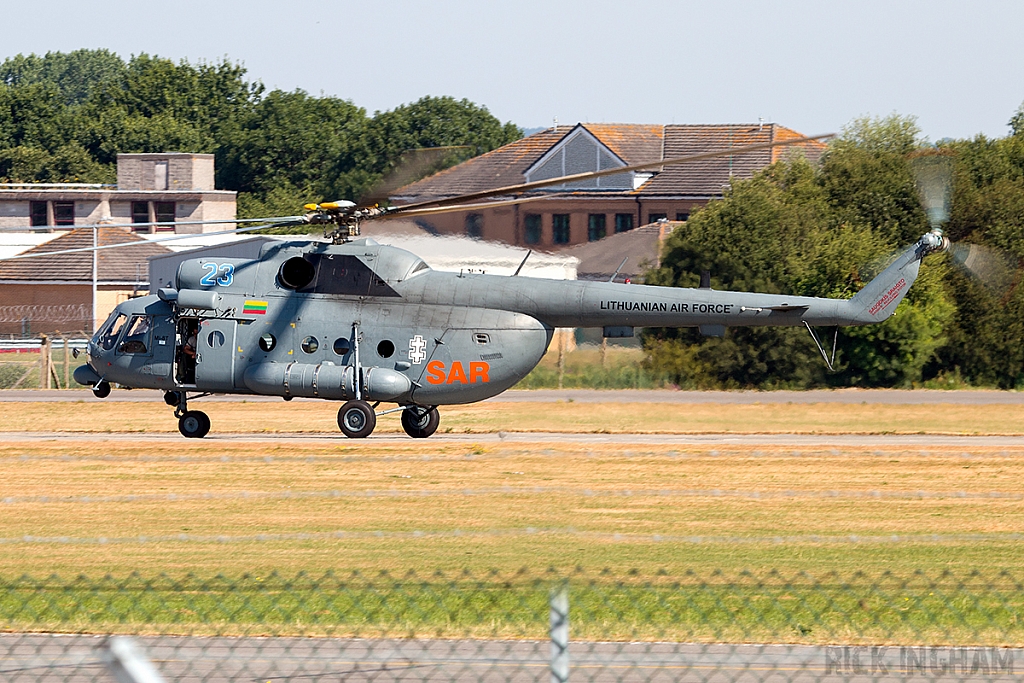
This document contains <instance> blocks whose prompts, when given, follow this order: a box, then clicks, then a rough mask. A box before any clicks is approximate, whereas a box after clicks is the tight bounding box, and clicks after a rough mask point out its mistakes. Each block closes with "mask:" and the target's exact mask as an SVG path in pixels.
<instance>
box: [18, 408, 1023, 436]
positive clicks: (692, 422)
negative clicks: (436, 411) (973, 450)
mask: <svg viewBox="0 0 1024 683" xmlns="http://www.w3.org/2000/svg"><path fill="white" fill-rule="evenodd" d="M191 406H192V407H193V408H197V409H202V410H204V411H206V412H207V413H208V414H209V415H210V417H211V419H212V420H213V430H214V432H215V433H216V432H220V433H291V432H306V433H337V431H338V427H337V421H336V416H337V410H338V404H337V403H335V402H312V401H302V402H298V401H296V402H290V403H286V402H284V401H282V402H281V403H266V402H259V403H244V402H242V403H239V402H217V401H198V402H194V403H192V404H191ZM499 430H504V431H518V432H546V431H557V432H570V433H632V432H639V433H645V432H655V433H673V434H679V433H708V432H714V433H734V434H747V433H800V434H808V433H809V434H890V433H891V434H919V433H927V434H1002V435H1007V434H1022V433H1024V405H1009V404H996V405H954V404H946V405H920V404H919V405H884V404H867V403H865V404H853V405H849V404H843V405H837V404H832V403H816V404H778V403H766V404H750V405H746V404H726V405H721V404H689V405H681V404H668V403H642V404H626V405H620V404H617V403H572V402H559V403H477V404H473V405H468V406H442V408H441V427H440V431H441V432H445V431H449V432H457V433H484V432H496V431H499ZM13 431H33V432H47V431H53V432H99V433H103V432H166V433H175V432H176V431H177V421H176V420H174V418H173V416H172V415H171V410H170V408H168V407H167V406H164V405H162V404H157V403H86V402H84V401H83V402H82V403H18V404H17V406H16V407H15V406H14V405H8V406H7V407H6V408H5V409H4V410H3V411H2V413H0V432H13ZM377 431H378V432H384V433H387V432H391V433H400V432H401V431H402V429H401V425H400V423H399V420H398V417H397V414H394V415H391V416H385V417H382V418H381V419H380V420H379V422H378V426H377Z"/></svg>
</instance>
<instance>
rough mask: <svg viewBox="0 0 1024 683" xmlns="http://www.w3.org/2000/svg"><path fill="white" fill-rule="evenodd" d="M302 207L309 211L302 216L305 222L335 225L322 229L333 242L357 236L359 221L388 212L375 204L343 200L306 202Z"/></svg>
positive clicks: (336, 242)
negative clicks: (369, 204) (368, 204)
mask: <svg viewBox="0 0 1024 683" xmlns="http://www.w3.org/2000/svg"><path fill="white" fill-rule="evenodd" d="M303 208H305V209H306V210H307V211H309V213H307V214H306V215H305V216H303V220H304V221H305V222H306V223H309V224H310V225H335V226H337V227H335V228H334V229H333V230H330V231H328V230H325V231H324V237H328V238H330V239H331V241H332V242H334V243H335V244H338V243H342V242H348V241H349V240H352V239H355V238H356V237H358V236H359V223H360V222H361V221H363V220H366V219H368V218H376V217H377V216H382V215H384V214H385V213H387V212H388V209H386V208H382V207H380V206H378V205H376V204H374V205H373V206H362V207H357V206H356V205H355V203H354V202H350V201H344V200H342V201H337V202H324V203H323V204H306V205H305V206H304V207H303Z"/></svg>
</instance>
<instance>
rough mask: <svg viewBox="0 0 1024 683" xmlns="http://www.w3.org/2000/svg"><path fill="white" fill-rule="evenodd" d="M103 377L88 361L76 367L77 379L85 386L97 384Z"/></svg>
mask: <svg viewBox="0 0 1024 683" xmlns="http://www.w3.org/2000/svg"><path fill="white" fill-rule="evenodd" d="M101 379H102V378H101V377H100V376H99V375H98V374H97V373H96V371H95V370H93V369H92V366H91V365H89V364H88V363H87V364H85V365H79V366H78V367H77V368H75V381H76V382H78V383H79V384H84V385H85V386H90V387H91V386H96V384H97V383H98V382H99V381H100V380H101Z"/></svg>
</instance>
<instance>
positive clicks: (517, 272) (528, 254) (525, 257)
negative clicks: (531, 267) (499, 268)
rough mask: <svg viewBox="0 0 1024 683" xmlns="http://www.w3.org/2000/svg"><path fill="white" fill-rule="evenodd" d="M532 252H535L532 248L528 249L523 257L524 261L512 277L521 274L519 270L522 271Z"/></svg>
mask: <svg viewBox="0 0 1024 683" xmlns="http://www.w3.org/2000/svg"><path fill="white" fill-rule="evenodd" d="M532 253H533V249H530V250H528V251H527V252H526V256H524V257H523V262H522V263H520V264H519V267H518V268H516V272H514V273H512V277H515V276H516V275H519V271H521V270H522V269H523V266H525V265H526V259H528V258H530V254H532Z"/></svg>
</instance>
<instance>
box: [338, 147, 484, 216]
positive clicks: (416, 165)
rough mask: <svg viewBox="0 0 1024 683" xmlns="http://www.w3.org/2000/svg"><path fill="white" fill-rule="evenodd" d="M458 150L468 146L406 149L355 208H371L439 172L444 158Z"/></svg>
mask: <svg viewBox="0 0 1024 683" xmlns="http://www.w3.org/2000/svg"><path fill="white" fill-rule="evenodd" d="M460 149H469V146H468V145H450V146H448V147H418V148H416V149H407V150H406V151H404V152H402V156H401V157H399V159H398V163H397V164H395V167H394V168H393V169H391V171H389V172H388V173H386V174H385V175H384V177H383V178H381V180H380V181H379V182H378V183H377V184H376V185H374V186H373V187H371V188H370V189H369V190H367V191H366V192H365V193H364V194H363V196H362V197H360V198H359V200H358V201H357V202H356V206H373V205H374V204H377V203H379V202H381V201H383V200H385V199H387V198H388V196H389V195H390V194H391V193H392V192H394V191H395V190H397V189H398V188H400V187H404V186H405V185H408V184H409V183H412V182H415V181H417V180H419V179H420V178H423V177H424V176H426V175H427V174H428V173H430V172H431V171H435V172H436V171H438V170H440V168H439V164H441V162H442V161H443V160H444V159H445V157H446V156H447V155H449V154H451V153H452V152H454V151H456V150H460Z"/></svg>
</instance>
